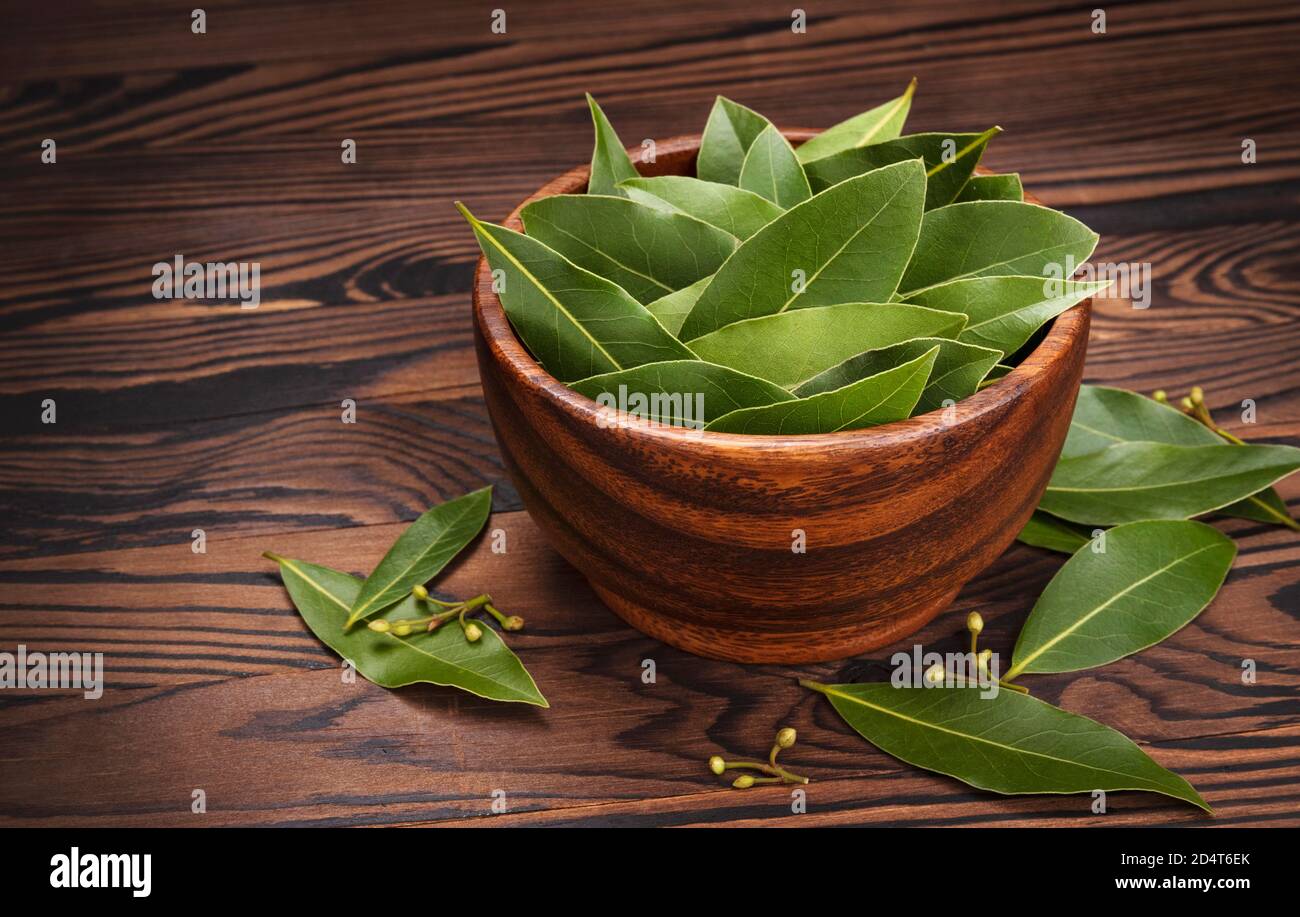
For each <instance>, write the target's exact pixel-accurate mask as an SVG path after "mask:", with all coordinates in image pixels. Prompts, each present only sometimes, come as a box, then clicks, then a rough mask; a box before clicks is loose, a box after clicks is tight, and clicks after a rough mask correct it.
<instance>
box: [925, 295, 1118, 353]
mask: <svg viewBox="0 0 1300 917" xmlns="http://www.w3.org/2000/svg"><path fill="white" fill-rule="evenodd" d="M1110 283H1111V282H1110V281H1109V280H1105V281H1097V282H1091V283H1090V282H1084V281H1078V280H1054V279H1050V278H1045V277H1023V276H1005V277H967V278H965V279H962V280H950V281H948V282H947V283H941V284H939V285H937V286H933V287H930V288H929V289H926V290H923V291H921V292H918V293H914V294H912V295H910V296H908V297H907V298H906V299H905V300H904V302H912V303H916V304H917V305H919V306H929V307H930V308H931V309H942V310H944V311H945V312H963V313H965V314H966V316H967V317H968V318H969V319H970V320H969V321H968V322H967V323H966V327H965V329H964V330H963V331H962V333H961V340H963V341H965V342H967V343H968V344H979V345H980V346H981V347H991V348H993V349H994V350H999V351H1001V352H1002V354H1003V355H1004V356H1005V355H1010V354H1013V353H1015V352H1016V351H1017V350H1019V349H1020V348H1021V347H1023V346H1024V344H1025V343H1026V342H1027V341H1028V340H1029V339H1030V338H1031V337H1033V336H1034V332H1036V331H1037V330H1038V329H1039V328H1041V327H1042V326H1043V325H1045V324H1047V323H1048V322H1049V321H1051V320H1052V319H1054V318H1056V316H1058V315H1060V314H1061V313H1062V312H1064V311H1065V310H1066V309H1069V308H1070V307H1071V306H1073V305H1075V304H1077V303H1079V302H1081V301H1083V300H1085V299H1087V298H1088V297H1089V296H1095V295H1096V294H1097V293H1099V292H1101V291H1102V290H1104V289H1105V288H1106V287H1108V286H1110Z"/></svg>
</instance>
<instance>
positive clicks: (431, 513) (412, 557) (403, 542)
mask: <svg viewBox="0 0 1300 917" xmlns="http://www.w3.org/2000/svg"><path fill="white" fill-rule="evenodd" d="M491 511H492V488H491V487H484V488H481V489H479V490H475V491H473V492H471V493H467V494H465V495H464V496H463V497H457V498H456V499H454V500H448V501H447V502H446V503H440V504H439V505H437V506H435V507H433V508H432V509H430V510H428V511H427V512H425V513H423V514H422V515H421V516H420V517H419V518H418V519H416V520H415V521H414V522H412V523H411V524H410V525H409V526H407V527H406V530H405V531H403V532H402V534H401V535H399V536H398V538H397V541H395V542H393V546H392V547H391V548H389V549H388V553H387V554H385V555H384V557H383V560H381V561H380V562H379V566H377V567H375V569H374V571H372V572H371V574H370V575H369V576H368V577H366V581H365V583H364V584H363V585H362V587H361V590H360V592H358V593H357V597H356V601H355V602H354V603H353V605H352V610H351V614H350V615H349V616H348V620H347V624H346V625H345V626H346V627H351V626H352V625H353V624H355V623H356V622H357V621H360V620H362V619H363V618H368V617H370V616H371V615H373V614H374V613H375V612H377V611H379V610H380V609H382V608H386V607H388V606H389V605H392V604H393V603H394V602H396V601H398V600H400V599H401V598H402V597H403V596H405V595H407V594H409V593H410V591H411V589H412V587H414V586H422V585H424V584H425V583H427V582H428V581H429V580H431V579H433V578H434V577H435V576H437V575H438V574H439V573H440V572H441V571H442V568H443V567H445V566H447V564H448V563H450V562H451V559H452V558H453V557H455V556H456V555H457V554H459V553H460V552H461V551H463V550H464V549H465V546H466V545H468V544H469V543H470V542H471V541H473V540H474V538H475V537H476V536H477V535H478V533H479V531H480V530H481V529H482V528H483V523H484V522H486V521H487V517H488V514H489V513H490V512H491Z"/></svg>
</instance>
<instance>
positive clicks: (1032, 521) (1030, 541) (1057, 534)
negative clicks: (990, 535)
mask: <svg viewBox="0 0 1300 917" xmlns="http://www.w3.org/2000/svg"><path fill="white" fill-rule="evenodd" d="M1016 540H1017V541H1022V542H1024V543H1025V544H1027V545H1033V546H1034V547H1035V548H1046V549H1047V550H1049V551H1060V552H1061V553H1062V554H1073V553H1074V552H1075V551H1077V550H1079V549H1080V548H1081V547H1083V546H1084V545H1086V544H1088V542H1090V541H1091V540H1092V534H1091V532H1089V530H1088V529H1086V528H1083V527H1082V526H1079V525H1075V524H1074V523H1073V522H1066V521H1065V520H1064V519H1057V518H1056V517H1055V516H1049V515H1048V514H1047V513H1045V512H1043V511H1042V510H1037V509H1036V510H1034V514H1033V515H1032V516H1030V517H1029V521H1028V522H1026V523H1025V527H1024V528H1023V529H1021V530H1020V534H1019V535H1017V536H1016Z"/></svg>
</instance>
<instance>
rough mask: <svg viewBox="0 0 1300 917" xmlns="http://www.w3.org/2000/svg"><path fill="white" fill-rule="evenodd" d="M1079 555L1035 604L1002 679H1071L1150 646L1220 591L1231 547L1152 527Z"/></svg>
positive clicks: (1176, 527) (1121, 533)
mask: <svg viewBox="0 0 1300 917" xmlns="http://www.w3.org/2000/svg"><path fill="white" fill-rule="evenodd" d="M1104 546H1105V550H1104V551H1102V552H1097V551H1094V550H1092V549H1091V548H1084V549H1081V550H1079V551H1077V552H1076V553H1075V554H1074V556H1073V557H1071V558H1070V559H1069V560H1068V561H1066V563H1065V566H1064V567H1062V568H1061V569H1060V570H1059V571H1058V572H1057V574H1056V576H1054V577H1052V581H1051V582H1050V583H1048V584H1047V588H1046V589H1044V590H1043V593H1042V595H1040V596H1039V597H1038V601H1037V603H1035V605H1034V610H1033V611H1031V612H1030V613H1029V619H1028V620H1027V621H1026V622H1025V626H1024V628H1023V629H1022V630H1021V631H1020V637H1019V639H1017V640H1016V648H1015V651H1014V652H1013V654H1012V657H1011V668H1010V669H1008V670H1007V672H1006V674H1005V675H1003V678H1005V679H1011V678H1014V677H1016V676H1017V675H1020V674H1021V673H1022V672H1033V673H1052V672H1076V671H1078V670H1080V669H1090V668H1093V667H1095V666H1099V665H1105V664H1106V663H1108V662H1114V661H1115V660H1116V659H1121V658H1123V657H1125V656H1128V655H1130V654H1131V653H1136V652H1138V651H1139V650H1143V649H1146V648H1147V647H1149V646H1154V645H1155V644H1157V643H1159V642H1160V641H1161V640H1164V639H1165V638H1166V637H1168V636H1170V635H1171V634H1173V633H1174V632H1175V631H1177V630H1178V629H1180V628H1181V627H1183V626H1184V625H1186V624H1187V623H1188V622H1189V621H1191V620H1192V618H1194V617H1196V616H1197V615H1198V614H1199V613H1200V612H1201V609H1203V608H1204V607H1205V606H1206V605H1208V604H1210V601H1211V600H1212V599H1213V598H1214V596H1215V594H1216V593H1217V592H1218V591H1219V587H1220V586H1221V585H1223V580H1224V578H1225V577H1226V576H1227V575H1228V569H1229V568H1230V567H1231V566H1232V561H1233V558H1235V557H1236V556H1237V546H1236V545H1235V544H1234V543H1233V541H1232V539H1231V538H1229V537H1228V536H1226V535H1224V534H1223V533H1221V532H1219V531H1217V530H1215V529H1212V528H1210V526H1208V525H1205V524H1204V523H1201V522H1189V521H1185V520H1163V519H1162V520H1150V521H1146V522H1130V523H1128V524H1126V525H1117V526H1115V527H1114V528H1113V529H1110V530H1109V531H1107V532H1106V537H1105V542H1104Z"/></svg>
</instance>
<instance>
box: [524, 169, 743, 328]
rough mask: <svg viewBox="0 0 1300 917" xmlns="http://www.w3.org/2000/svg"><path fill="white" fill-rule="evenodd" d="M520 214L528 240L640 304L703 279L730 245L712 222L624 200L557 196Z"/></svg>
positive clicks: (728, 237) (724, 256) (729, 250)
mask: <svg viewBox="0 0 1300 917" xmlns="http://www.w3.org/2000/svg"><path fill="white" fill-rule="evenodd" d="M520 216H521V217H522V218H523V221H524V230H525V232H527V233H528V235H529V236H530V237H531V238H533V239H536V240H537V241H538V242H541V243H543V244H544V245H547V246H549V247H550V248H552V249H554V250H555V251H557V252H559V253H560V254H561V255H563V256H564V257H565V258H568V259H569V260H570V261H572V262H573V263H574V264H576V265H577V266H578V267H580V268H584V269H585V270H588V271H591V272H592V273H594V274H598V275H600V276H601V277H604V278H606V279H607V280H612V281H613V282H614V283H616V284H618V285H619V286H620V287H622V288H623V289H624V290H626V291H627V292H629V293H631V294H632V297H633V298H634V299H636V300H637V301H638V302H641V303H647V302H651V301H652V300H655V299H658V298H659V297H661V296H663V295H665V294H667V293H672V292H674V291H675V290H680V289H681V288H682V287H687V286H690V285H691V284H692V283H694V282H695V281H697V280H699V279H700V278H701V277H707V276H709V275H710V274H712V273H713V272H714V271H716V270H717V269H718V268H719V267H720V266H721V265H722V262H724V261H725V260H727V256H729V255H730V254H731V253H732V251H733V250H734V249H735V247H736V239H735V237H734V236H732V235H731V234H730V233H726V232H723V231H722V230H721V229H718V228H717V227H716V226H710V225H709V224H707V223H705V222H702V221H701V220H697V219H695V218H694V217H691V216H687V215H686V214H684V213H676V212H674V211H670V210H663V209H660V208H657V207H647V206H646V205H645V204H642V203H639V202H637V201H634V200H631V199H629V198H626V197H609V196H608V195H600V194H556V195H554V196H552V197H544V198H542V199H541V200H538V201H533V202H532V203H531V204H529V205H528V206H527V207H525V208H524V209H523V210H522V211H521V212H520Z"/></svg>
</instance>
